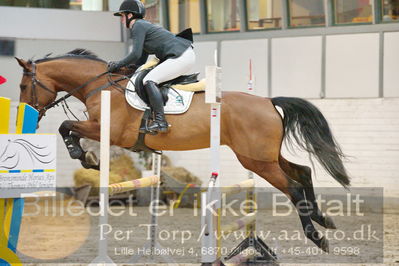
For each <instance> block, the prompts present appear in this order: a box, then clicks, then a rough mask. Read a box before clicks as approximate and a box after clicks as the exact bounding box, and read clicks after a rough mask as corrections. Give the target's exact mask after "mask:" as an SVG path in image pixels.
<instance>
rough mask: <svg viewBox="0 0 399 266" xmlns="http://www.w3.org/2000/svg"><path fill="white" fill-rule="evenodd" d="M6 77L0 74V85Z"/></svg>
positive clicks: (4, 81)
mask: <svg viewBox="0 0 399 266" xmlns="http://www.w3.org/2000/svg"><path fill="white" fill-rule="evenodd" d="M6 81H7V79H6V78H5V77H3V76H0V85H1V84H3V83H6Z"/></svg>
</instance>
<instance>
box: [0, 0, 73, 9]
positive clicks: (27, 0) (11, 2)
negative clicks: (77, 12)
mask: <svg viewBox="0 0 399 266" xmlns="http://www.w3.org/2000/svg"><path fill="white" fill-rule="evenodd" d="M0 6H17V7H44V8H66V9H69V0H0Z"/></svg>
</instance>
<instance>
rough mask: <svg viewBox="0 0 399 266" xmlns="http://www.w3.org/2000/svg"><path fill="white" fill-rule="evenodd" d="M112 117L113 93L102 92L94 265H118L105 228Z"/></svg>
mask: <svg viewBox="0 0 399 266" xmlns="http://www.w3.org/2000/svg"><path fill="white" fill-rule="evenodd" d="M110 119H111V93H110V91H102V92H101V131H100V132H101V136H100V218H99V224H98V226H99V230H98V231H99V242H98V256H97V257H96V258H95V259H94V260H93V261H92V263H91V264H92V265H93V264H94V265H116V264H114V262H113V261H112V260H111V258H110V257H108V250H107V248H108V239H107V235H105V234H104V232H103V228H104V226H107V225H108V208H109V192H108V186H109V160H110V158H109V157H110V156H109V154H110V152H109V149H110V128H111V124H110Z"/></svg>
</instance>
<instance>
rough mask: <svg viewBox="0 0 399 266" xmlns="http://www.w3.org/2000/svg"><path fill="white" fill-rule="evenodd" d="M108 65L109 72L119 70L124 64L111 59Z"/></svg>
mask: <svg viewBox="0 0 399 266" xmlns="http://www.w3.org/2000/svg"><path fill="white" fill-rule="evenodd" d="M107 67H108V71H109V72H115V71H118V70H119V69H120V68H121V67H123V65H122V64H121V63H120V62H118V61H111V62H109V63H108V66H107Z"/></svg>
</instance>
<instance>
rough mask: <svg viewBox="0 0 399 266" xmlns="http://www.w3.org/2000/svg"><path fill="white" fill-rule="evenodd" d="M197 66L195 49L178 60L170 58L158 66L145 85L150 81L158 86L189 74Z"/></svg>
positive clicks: (188, 49)
mask: <svg viewBox="0 0 399 266" xmlns="http://www.w3.org/2000/svg"><path fill="white" fill-rule="evenodd" d="M194 65H195V53H194V50H193V48H191V47H189V48H187V50H186V51H185V52H184V53H183V54H182V55H181V56H179V57H177V58H170V59H167V60H165V61H164V62H162V63H161V64H159V65H158V66H156V67H155V68H154V69H153V70H151V71H150V73H148V74H147V76H145V78H144V79H143V83H145V82H146V81H148V80H150V81H153V82H155V83H157V84H160V83H162V82H165V81H169V80H172V79H175V78H177V77H180V76H181V75H184V74H187V73H188V72H189V71H191V69H192V68H193V67H194Z"/></svg>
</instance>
